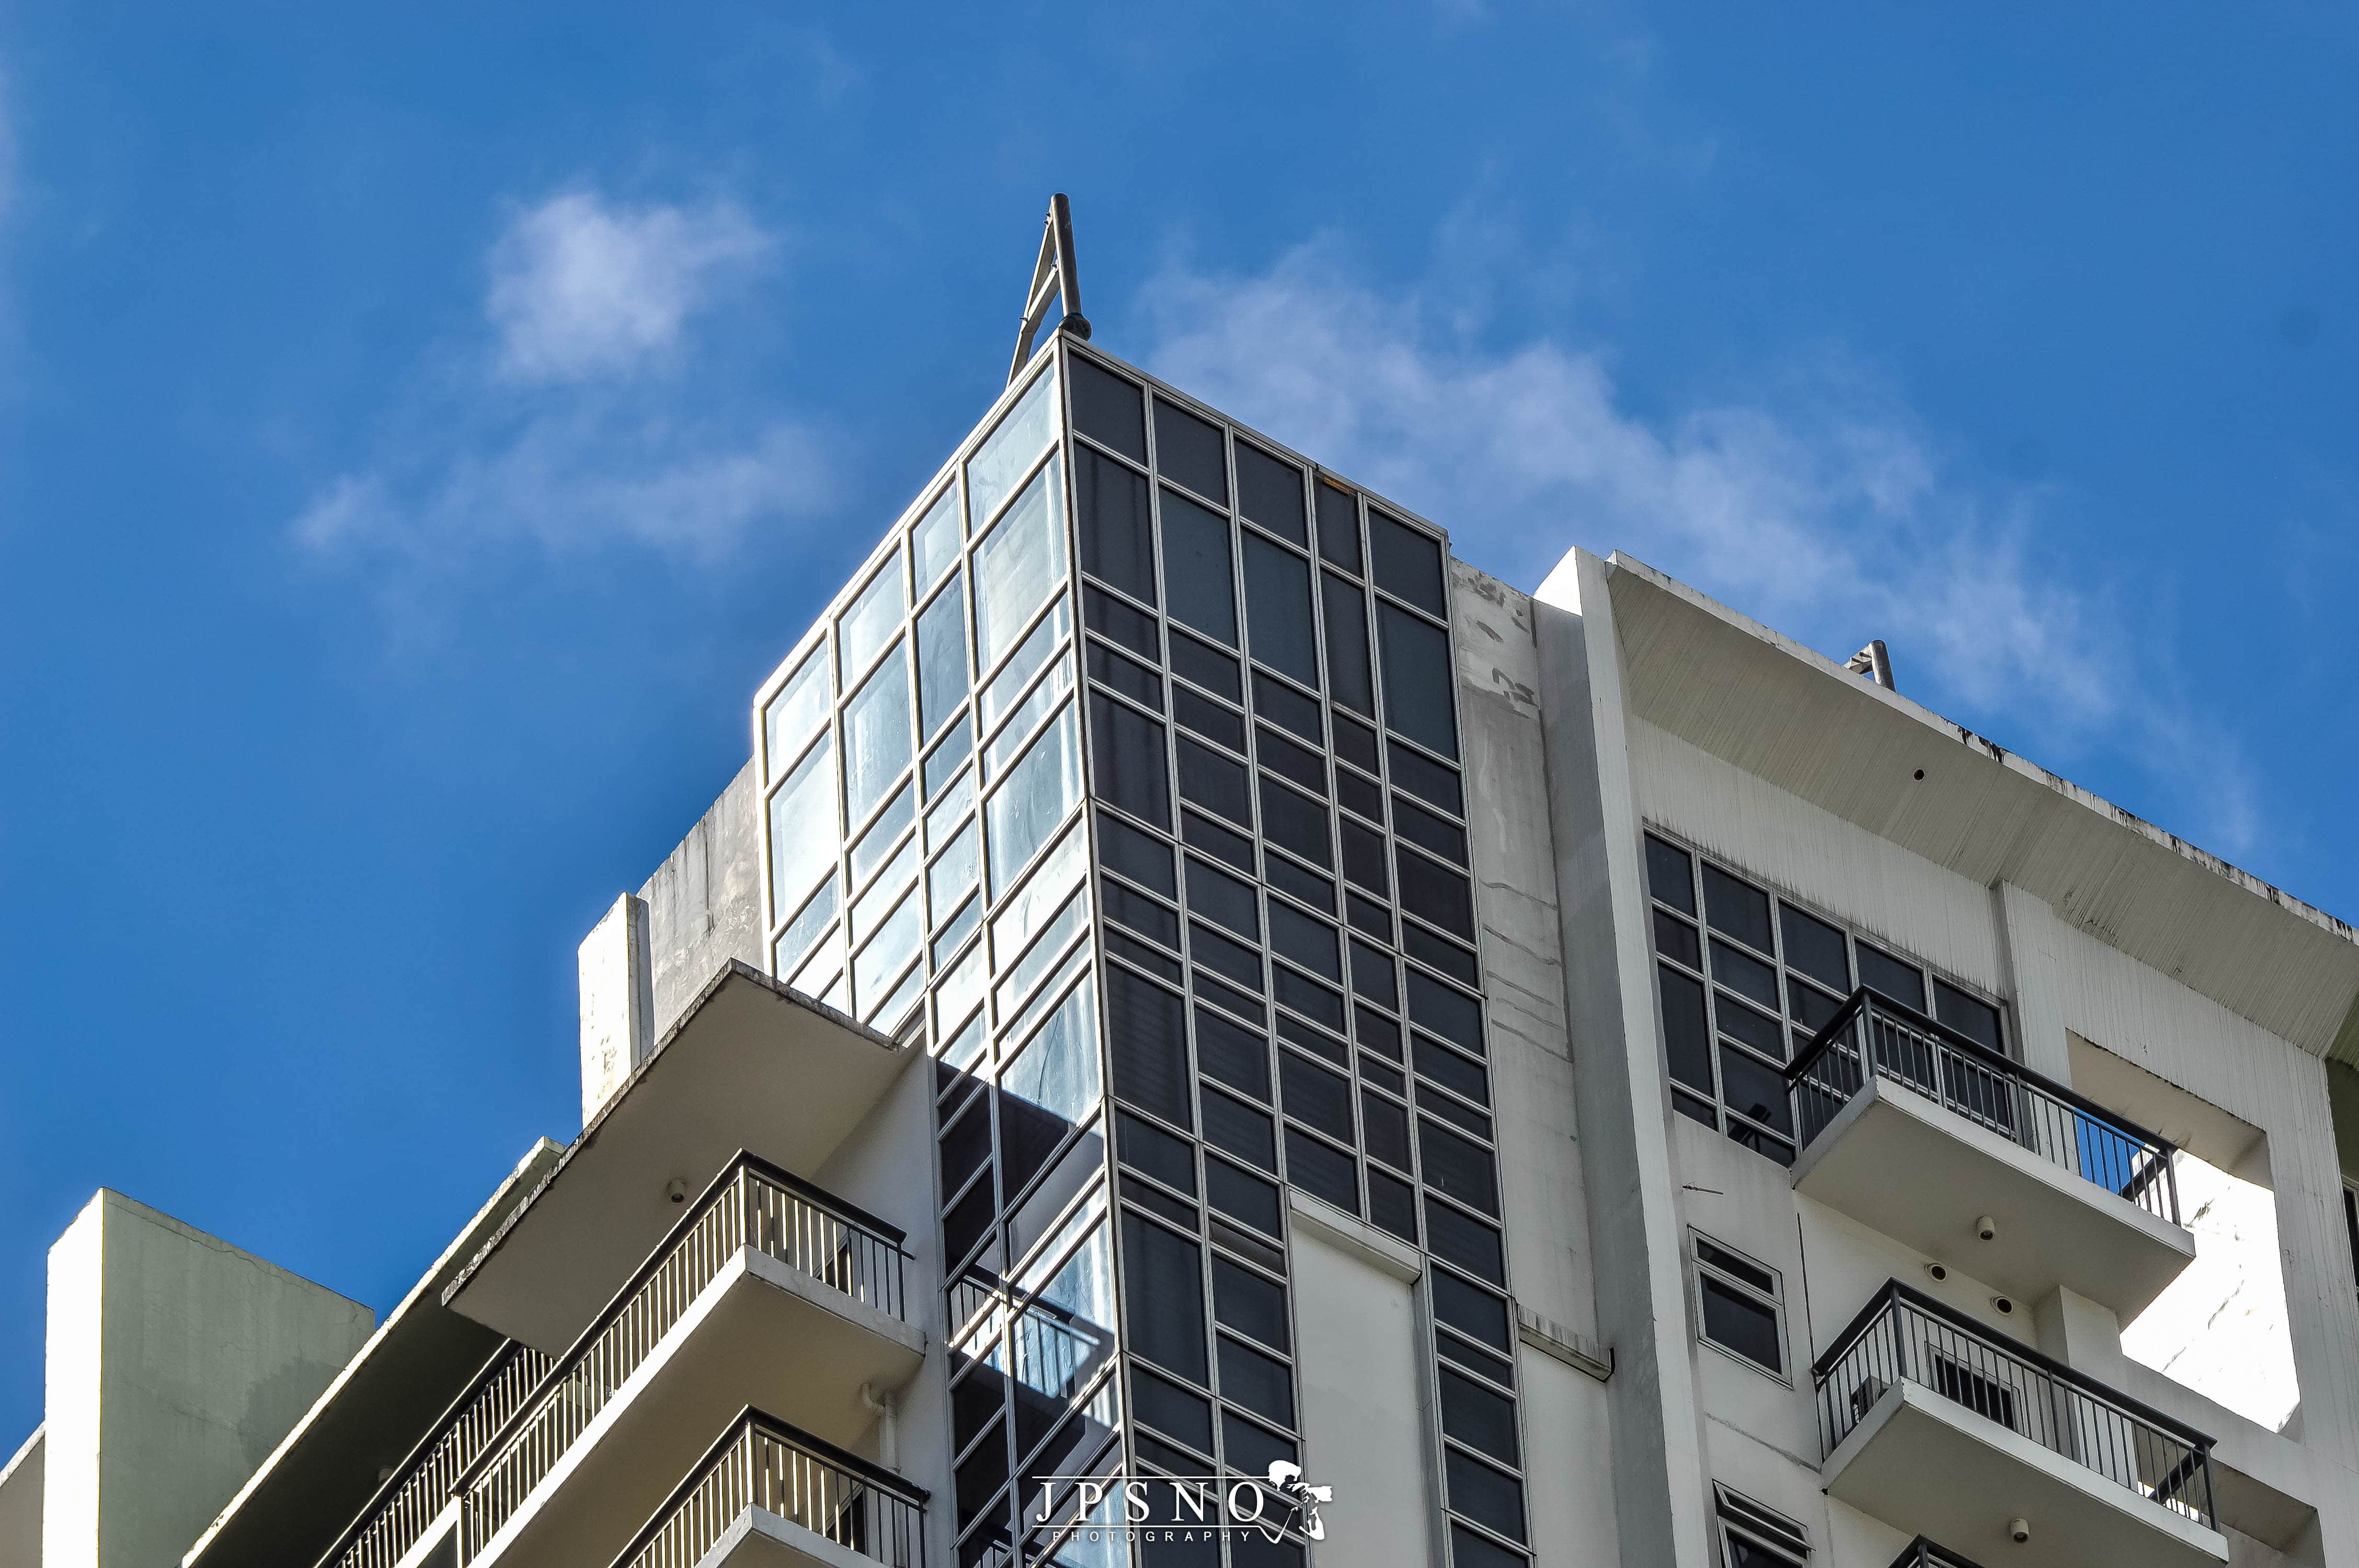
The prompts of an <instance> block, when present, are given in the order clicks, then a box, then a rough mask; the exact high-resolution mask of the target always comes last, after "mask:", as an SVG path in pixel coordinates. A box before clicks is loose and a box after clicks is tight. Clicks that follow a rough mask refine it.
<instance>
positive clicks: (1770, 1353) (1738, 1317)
mask: <svg viewBox="0 0 2359 1568" xmlns="http://www.w3.org/2000/svg"><path fill="white" fill-rule="evenodd" d="M1698 1284H1699V1287H1700V1293H1701V1295H1702V1297H1703V1336H1704V1337H1705V1338H1706V1339H1709V1340H1711V1341H1712V1343H1713V1344H1714V1345H1718V1346H1723V1347H1725V1348H1727V1349H1730V1350H1734V1351H1735V1352H1736V1353H1737V1354H1738V1355H1739V1356H1742V1357H1745V1359H1746V1360H1748V1361H1751V1362H1754V1363H1755V1364H1756V1365H1758V1366H1762V1367H1767V1368H1769V1369H1770V1370H1771V1371H1773V1372H1778V1373H1782V1372H1784V1371H1785V1369H1786V1357H1785V1350H1784V1347H1783V1346H1780V1345H1779V1344H1778V1341H1777V1313H1776V1312H1775V1311H1773V1310H1772V1309H1771V1308H1769V1307H1768V1306H1767V1305H1765V1304H1764V1303H1760V1302H1758V1301H1756V1300H1755V1299H1754V1298H1753V1297H1751V1296H1749V1295H1746V1294H1745V1292H1742V1291H1740V1290H1738V1289H1736V1287H1735V1286H1734V1285H1729V1284H1724V1283H1723V1282H1722V1281H1719V1280H1716V1279H1714V1278H1712V1276H1711V1275H1710V1274H1704V1275H1701V1276H1700V1277H1699V1280H1698Z"/></svg>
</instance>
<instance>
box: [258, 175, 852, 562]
mask: <svg viewBox="0 0 2359 1568" xmlns="http://www.w3.org/2000/svg"><path fill="white" fill-rule="evenodd" d="M776 251H777V239H776V237H775V236H774V235H772V234H770V233H769V232H766V231H765V230H764V229H763V228H762V227H761V226H760V225H759V224H757V223H756V222H754V220H753V219H751V218H750V217H749V216H747V215H746V214H745V212H744V211H741V210H740V209H738V208H736V207H735V206H733V205H731V204H729V203H726V202H712V203H707V204H705V205H703V206H701V207H686V206H679V205H673V204H668V203H661V202H657V203H648V204H643V205H630V204H626V203H623V202H619V201H615V200H611V199H609V198H607V197H605V196H603V195H602V194H600V193H598V192H596V191H594V190H589V189H571V190H566V191H561V192H559V193H557V194H555V195H552V196H549V197H547V198H545V199H543V200H539V201H537V202H534V203H531V204H528V205H522V206H519V207H518V208H517V209H516V211H515V212H514V214H513V215H512V216H511V218H510V219H509V221H508V222H507V224H506V228H505V229H504V230H503V232H501V233H500V234H499V236H498V237H497V238H496V239H495V241H494V242H493V243H492V245H491V246H490V249H489V253H488V254H487V256H486V257H485V265H486V276H487V282H486V286H485V291H484V321H485V325H486V331H485V333H484V336H483V337H482V338H481V339H480V340H478V341H470V342H465V343H461V344H456V345H446V346H445V347H443V348H442V349H440V350H439V351H436V352H434V353H432V354H429V355H428V356H426V358H425V359H424V360H423V361H422V362H421V365H420V367H419V373H418V374H417V376H416V377H415V379H414V380H413V382H412V383H411V384H410V385H409V387H408V390H407V391H406V392H405V393H404V394H403V395H400V396H398V397H397V399H396V400H395V402H394V404H393V406H390V407H389V408H388V409H387V410H386V413H385V416H384V418H383V422H382V426H381V429H380V432H379V436H378V438H377V440H376V442H375V451H374V453H373V457H372V460H370V461H369V462H368V463H366V464H365V465H364V466H362V467H359V468H355V469H353V470H350V471H347V472H344V473H342V474H339V475H337V476H336V477H335V478H333V479H332V480H331V481H328V482H327V483H325V484H323V485H322V486H321V488H320V489H319V490H318V491H317V492H315V494H314V495H313V497H312V499H311V501H310V503H309V504H308V505H306V506H305V507H304V508H303V510H302V512H301V513H300V514H299V516H297V517H296V518H295V520H294V522H293V524H291V533H292V535H293V537H294V538H295V540H296V541H297V542H298V543H299V545H300V546H302V547H303V548H304V549H305V550H306V551H308V552H310V554H312V555H313V556H314V557H319V558H321V559H323V560H327V561H331V562H339V563H357V562H359V561H362V560H368V561H372V562H389V563H392V564H394V565H395V566H397V567H399V568H403V569H404V570H406V571H408V572H409V573H411V574H413V575H416V574H428V575H432V574H440V573H451V572H456V571H459V570H462V569H465V568H470V567H472V566H473V565H475V564H477V563H478V562H479V560H480V559H481V557H484V555H486V554H487V553H490V552H495V551H497V550H501V549H514V548H516V547H517V546H524V547H527V548H530V549H534V550H538V551H540V552H543V553H545V554H547V555H550V556H559V555H565V554H570V553H576V552H582V551H588V550H594V549H603V548H608V547H612V546H617V545H623V546H638V547H643V548H646V549H649V550H652V551H655V552H657V553H658V554H660V555H662V556H666V557H675V558H681V559H689V560H695V561H711V560H713V559H715V558H718V557H721V556H723V555H724V554H725V553H727V551H728V550H729V549H730V548H731V547H732V546H734V545H735V544H736V543H737V541H738V540H739V539H740V538H742V537H743V536H744V535H745V532H746V531H747V529H748V528H749V527H750V526H752V525H753V524H756V523H757V522H759V521H761V520H764V519H766V518H790V517H797V516H803V515H808V514H811V513H812V512H814V511H816V510H817V509H818V508H819V507H821V505H822V504H824V503H825V502H826V500H827V498H828V496H829V495H830V493H831V491H832V485H831V481H830V476H829V472H828V469H827V465H826V462H825V460H824V457H823V448H822V446H821V443H820V442H819V441H818V440H817V439H816V438H814V437H813V436H812V435H811V433H810V431H809V430H808V429H807V428H806V427H804V426H803V425H802V424H801V423H800V422H799V421H798V420H796V419H793V418H790V417H787V416H783V415H780V414H778V413H777V412H776V411H765V410H763V409H761V408H760V407H759V406H758V403H757V402H756V401H755V400H750V399H747V400H739V401H737V402H734V403H723V404H715V403H713V402H712V401H709V398H710V394H709V389H708V385H707V383H706V381H705V379H704V378H703V377H701V376H700V375H697V374H694V373H693V372H695V371H697V370H698V369H699V368H700V367H701V364H702V362H703V360H704V359H705V358H708V357H710V355H711V354H712V352H713V350H712V344H711V343H710V342H708V341H703V338H702V336H701V333H700V330H699V329H700V326H701V325H704V324H707V323H706V321H705V319H707V318H712V317H715V316H717V315H719V314H720V313H721V312H722V311H723V309H724V308H729V307H734V306H738V305H741V304H742V303H743V302H744V300H745V294H746V286H747V284H748V283H749V282H750V281H751V280H752V279H753V278H754V277H756V276H757V275H758V274H759V273H760V271H761V269H762V267H763V265H764V264H765V263H766V261H767V260H769V259H770V258H771V257H772V256H773V255H774V254H775V253H776Z"/></svg>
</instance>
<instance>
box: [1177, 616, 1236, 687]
mask: <svg viewBox="0 0 2359 1568" xmlns="http://www.w3.org/2000/svg"><path fill="white" fill-rule="evenodd" d="M1171 673H1172V674H1173V675H1175V676H1180V678H1181V679H1182V680H1191V681H1194V682H1195V683H1196V684H1197V685H1198V686H1201V687H1203V688H1204V689H1205V690H1206V691H1212V692H1218V693H1220V694H1221V695H1222V696H1223V697H1227V698H1228V699H1229V700H1230V701H1231V702H1243V701H1244V700H1245V687H1243V685H1241V684H1240V683H1239V681H1238V679H1237V662H1236V660H1234V659H1233V658H1231V657H1229V655H1228V654H1223V653H1219V652H1216V651H1215V650H1213V649H1211V648H1208V647H1206V646H1205V645H1204V644H1203V643H1199V642H1198V641H1196V639H1195V638H1193V637H1190V636H1189V635H1188V634H1187V633H1185V632H1174V633H1171Z"/></svg>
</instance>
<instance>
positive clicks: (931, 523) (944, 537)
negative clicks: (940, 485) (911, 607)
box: [909, 484, 959, 593]
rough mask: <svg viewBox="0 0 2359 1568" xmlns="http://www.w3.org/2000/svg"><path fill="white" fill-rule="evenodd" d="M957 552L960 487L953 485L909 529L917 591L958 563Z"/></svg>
mask: <svg viewBox="0 0 2359 1568" xmlns="http://www.w3.org/2000/svg"><path fill="white" fill-rule="evenodd" d="M958 553H959V507H958V486H957V485H955V484H953V485H951V487H950V488H949V489H947V490H945V491H943V492H942V493H941V499H940V500H938V501H936V502H935V503H934V504H933V505H932V507H930V508H929V510H928V511H927V513H926V514H925V516H923V517H921V518H919V520H918V525H917V526H916V527H914V528H912V529H910V530H909V558H910V561H911V563H912V564H913V565H914V566H916V568H917V569H918V591H919V592H920V593H923V592H924V591H925V590H926V589H929V588H930V587H932V586H933V582H934V579H936V578H938V577H940V576H941V575H942V573H944V572H946V571H948V570H950V569H951V568H952V567H953V566H956V565H957V564H958Z"/></svg>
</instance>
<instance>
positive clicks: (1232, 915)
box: [1188, 860, 1261, 942]
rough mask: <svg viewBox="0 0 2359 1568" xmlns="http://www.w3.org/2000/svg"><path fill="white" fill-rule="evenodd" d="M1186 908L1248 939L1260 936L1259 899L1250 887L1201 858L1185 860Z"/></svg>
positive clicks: (1255, 938) (1254, 940)
mask: <svg viewBox="0 0 2359 1568" xmlns="http://www.w3.org/2000/svg"><path fill="white" fill-rule="evenodd" d="M1188 908H1189V909H1190V911H1191V912H1192V913H1194V914H1201V915H1206V916H1209V917H1210V918H1212V919H1213V920H1216V921H1218V922H1219V923H1220V924H1222V925H1225V926H1227V927H1228V928H1229V929H1230V930H1232V931H1234V932H1235V933H1236V934H1237V935H1240V936H1242V937H1244V938H1245V940H1246V941H1248V942H1258V941H1260V940H1261V899H1260V897H1259V895H1257V894H1256V892H1254V890H1253V889H1252V888H1251V887H1248V886H1247V885H1246V884H1245V883H1244V882H1241V881H1238V880H1237V879H1236V878H1234V877H1233V876H1231V875H1229V874H1228V873H1227V872H1226V871H1214V870H1213V869H1212V867H1210V866H1208V865H1206V864H1204V862H1203V861H1201V860H1190V861H1189V862H1188Z"/></svg>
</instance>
